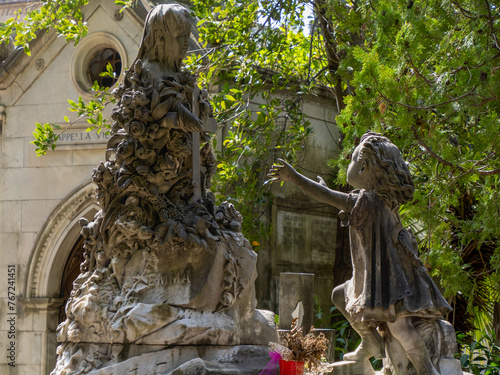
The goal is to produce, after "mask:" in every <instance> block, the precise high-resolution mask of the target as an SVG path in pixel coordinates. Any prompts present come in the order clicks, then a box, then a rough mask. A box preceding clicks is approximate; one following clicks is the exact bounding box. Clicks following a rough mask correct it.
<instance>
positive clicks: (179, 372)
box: [89, 345, 269, 375]
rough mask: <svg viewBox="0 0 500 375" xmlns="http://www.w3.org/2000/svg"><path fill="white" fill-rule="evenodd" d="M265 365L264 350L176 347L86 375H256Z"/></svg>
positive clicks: (233, 347)
mask: <svg viewBox="0 0 500 375" xmlns="http://www.w3.org/2000/svg"><path fill="white" fill-rule="evenodd" d="M268 362H269V355H268V347H267V346H255V345H239V346H177V347H175V348H170V349H163V350H160V351H157V352H153V353H145V354H142V355H139V356H136V357H133V358H130V359H128V360H126V361H123V362H120V363H116V364H113V365H110V366H107V367H104V368H100V369H98V370H94V371H92V372H90V373H89V374H90V375H118V374H134V375H184V374H186V375H187V374H198V373H199V374H206V375H209V374H213V375H215V374H218V375H225V374H227V375H230V374H235V375H236V374H238V375H258V374H259V373H260V372H261V371H262V369H263V368H264V367H265V366H266V364H267V363H268Z"/></svg>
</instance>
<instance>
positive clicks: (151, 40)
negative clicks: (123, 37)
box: [138, 4, 191, 72]
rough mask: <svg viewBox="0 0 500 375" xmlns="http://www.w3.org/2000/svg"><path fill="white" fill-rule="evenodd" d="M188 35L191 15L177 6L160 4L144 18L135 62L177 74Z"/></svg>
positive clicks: (186, 45) (184, 52)
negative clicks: (137, 60)
mask: <svg viewBox="0 0 500 375" xmlns="http://www.w3.org/2000/svg"><path fill="white" fill-rule="evenodd" d="M190 35H191V15H190V14H189V11H188V10H187V9H186V8H184V7H183V6H181V5H178V4H161V5H157V6H156V7H154V8H153V9H152V10H151V11H150V12H149V14H148V17H147V18H146V22H145V24H144V33H143V36H142V41H141V46H140V49H139V55H138V58H139V59H141V60H142V61H143V63H145V64H146V65H149V66H152V65H157V66H158V70H159V71H161V72H178V71H179V70H180V67H181V63H182V59H184V57H185V56H186V52H187V49H188V46H189V36H190Z"/></svg>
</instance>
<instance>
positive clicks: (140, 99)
mask: <svg viewBox="0 0 500 375" xmlns="http://www.w3.org/2000/svg"><path fill="white" fill-rule="evenodd" d="M133 101H134V103H135V104H136V105H137V106H144V105H146V104H148V103H149V99H148V98H147V96H146V93H145V92H143V91H134V94H133Z"/></svg>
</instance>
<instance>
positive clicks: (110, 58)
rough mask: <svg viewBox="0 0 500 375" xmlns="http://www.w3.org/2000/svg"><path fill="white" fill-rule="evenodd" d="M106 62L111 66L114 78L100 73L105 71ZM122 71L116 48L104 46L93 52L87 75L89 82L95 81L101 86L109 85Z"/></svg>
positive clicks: (111, 84) (112, 83)
mask: <svg viewBox="0 0 500 375" xmlns="http://www.w3.org/2000/svg"><path fill="white" fill-rule="evenodd" d="M108 64H111V66H112V67H113V72H114V76H115V78H111V77H109V76H101V73H103V72H106V71H107V68H106V67H107V66H108ZM121 71H122V59H121V57H120V54H119V53H118V51H117V50H115V49H114V48H111V47H106V48H103V49H100V50H98V51H97V52H95V53H94V55H93V56H92V58H91V59H90V62H89V67H88V77H89V79H90V82H92V84H94V82H96V81H97V83H98V84H99V86H101V87H111V86H113V85H114V84H115V82H116V81H117V80H118V77H120V73H121Z"/></svg>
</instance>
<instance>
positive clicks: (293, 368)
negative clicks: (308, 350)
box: [280, 359, 304, 375]
mask: <svg viewBox="0 0 500 375" xmlns="http://www.w3.org/2000/svg"><path fill="white" fill-rule="evenodd" d="M303 374H304V362H299V361H285V360H284V359H280V375H303Z"/></svg>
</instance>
